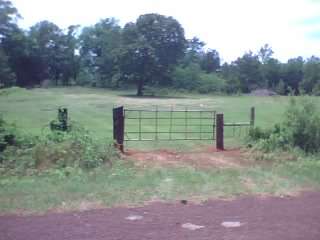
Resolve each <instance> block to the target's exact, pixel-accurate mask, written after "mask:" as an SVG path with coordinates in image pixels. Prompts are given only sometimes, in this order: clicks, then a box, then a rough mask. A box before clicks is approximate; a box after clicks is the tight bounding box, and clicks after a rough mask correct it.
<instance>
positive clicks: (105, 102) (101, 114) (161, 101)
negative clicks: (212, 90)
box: [0, 87, 288, 149]
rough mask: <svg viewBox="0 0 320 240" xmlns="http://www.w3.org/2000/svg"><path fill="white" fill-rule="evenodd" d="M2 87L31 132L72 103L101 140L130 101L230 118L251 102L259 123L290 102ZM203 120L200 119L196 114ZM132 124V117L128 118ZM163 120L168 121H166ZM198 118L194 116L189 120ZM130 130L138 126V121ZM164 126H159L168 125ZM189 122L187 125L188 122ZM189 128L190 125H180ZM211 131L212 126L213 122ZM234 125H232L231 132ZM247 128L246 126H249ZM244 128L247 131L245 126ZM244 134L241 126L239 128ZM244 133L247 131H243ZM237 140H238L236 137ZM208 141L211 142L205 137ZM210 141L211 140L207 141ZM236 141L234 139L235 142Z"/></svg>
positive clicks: (6, 108) (76, 116) (275, 117)
mask: <svg viewBox="0 0 320 240" xmlns="http://www.w3.org/2000/svg"><path fill="white" fill-rule="evenodd" d="M8 92H9V94H1V93H0V114H1V113H2V115H4V117H5V119H6V120H7V121H9V122H15V123H16V124H17V126H18V127H19V128H20V129H23V130H24V131H25V132H27V133H28V134H34V135H39V134H41V131H42V130H43V129H44V128H45V127H47V126H48V124H49V122H50V121H51V120H52V119H55V118H56V116H57V108H58V107H60V106H63V107H67V108H68V109H69V114H70V118H71V119H72V120H74V121H77V122H79V123H81V124H82V125H83V126H85V127H86V128H87V129H88V130H90V132H91V133H92V134H93V135H94V136H95V137H96V138H97V139H98V140H100V141H104V142H105V141H106V139H111V138H112V108H113V107H114V106H119V105H124V106H125V107H126V108H131V109H156V107H158V108H159V110H161V109H167V110H168V109H170V108H171V107H172V108H174V109H178V110H184V109H185V108H188V109H192V110H199V109H202V110H215V111H217V112H223V113H224V114H225V122H248V121H249V111H250V107H252V106H255V107H256V125H257V126H262V127H268V126H272V125H273V124H274V123H276V122H278V121H279V120H280V119H281V116H282V113H283V112H284V109H285V107H286V106H287V104H288V97H254V96H213V95H192V94H189V95H181V94H180V95H177V96H176V98H175V97H168V98H166V97H162V98H136V97H134V95H133V92H130V91H109V90H103V89H91V88H80V87H72V88H71V87H70V88H50V89H33V90H21V89H14V90H13V91H8ZM195 121H198V120H195ZM128 124H129V126H130V123H129V122H128ZM162 124H163V123H162ZM189 124H192V122H189ZM153 125H154V123H153V122H152V123H151V122H147V121H145V122H143V126H144V127H145V130H151V131H152V130H153V128H154V126H153ZM130 128H131V129H128V130H135V129H137V125H136V126H132V127H130ZM167 128H168V127H167V126H166V127H165V126H160V127H159V131H161V130H163V131H165V130H167ZM182 128H183V127H182ZM177 130H178V131H179V130H181V131H183V130H184V129H177ZM208 130H209V131H210V130H211V129H210V128H208ZM228 131H229V133H230V132H231V131H232V129H229V128H228V129H226V135H227V136H228V135H230V134H228ZM243 131H244V130H243ZM242 133H243V132H242ZM236 135H238V132H236ZM242 135H243V134H242ZM231 142H232V141H231ZM204 143H205V142H204ZM206 143H210V142H206ZM198 144H199V142H195V141H183V142H175V143H174V147H175V148H183V149H184V148H189V147H192V146H194V145H198ZM232 144H234V142H233V143H232ZM127 146H129V147H141V148H161V147H172V143H166V142H160V143H156V142H152V143H148V144H146V143H132V142H130V143H128V144H127Z"/></svg>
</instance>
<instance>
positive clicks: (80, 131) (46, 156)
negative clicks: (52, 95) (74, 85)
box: [0, 119, 118, 174]
mask: <svg viewBox="0 0 320 240" xmlns="http://www.w3.org/2000/svg"><path fill="white" fill-rule="evenodd" d="M0 150H1V151H2V154H1V155H0V168H1V169H3V170H4V171H5V172H7V173H13V174H17V173H19V174H26V173H30V172H31V173H33V172H37V171H39V170H45V169H50V168H58V169H63V168H67V167H71V168H82V169H93V168H96V167H99V166H101V165H103V164H105V163H109V164H111V162H112V161H113V160H114V159H117V158H118V154H117V152H116V151H115V149H114V147H113V145H112V144H111V143H110V144H109V145H108V144H107V145H104V146H102V145H100V144H98V143H96V142H95V140H94V139H93V138H92V137H91V135H90V133H89V132H88V131H87V130H85V129H84V128H83V127H81V126H79V125H78V124H76V123H73V127H72V131H69V132H62V131H50V132H47V133H44V134H43V135H42V136H40V137H33V136H27V135H24V134H22V133H21V132H20V131H18V129H17V128H16V127H15V126H14V125H9V124H7V123H6V122H5V121H4V120H3V119H0Z"/></svg>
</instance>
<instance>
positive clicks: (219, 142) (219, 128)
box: [216, 113, 224, 150]
mask: <svg viewBox="0 0 320 240" xmlns="http://www.w3.org/2000/svg"><path fill="white" fill-rule="evenodd" d="M216 121H217V123H216V148H217V149H218V150H224V142H223V141H224V136H223V130H224V129H223V127H224V121H223V114H222V113H218V114H217V120H216Z"/></svg>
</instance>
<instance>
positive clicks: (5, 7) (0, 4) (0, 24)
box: [0, 0, 21, 42]
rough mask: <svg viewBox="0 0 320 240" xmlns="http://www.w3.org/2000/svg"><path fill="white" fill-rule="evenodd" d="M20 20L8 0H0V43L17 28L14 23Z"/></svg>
mask: <svg viewBox="0 0 320 240" xmlns="http://www.w3.org/2000/svg"><path fill="white" fill-rule="evenodd" d="M19 18H21V16H20V15H19V13H18V11H17V9H16V8H15V7H14V6H13V5H12V3H11V2H10V1H8V0H0V42H1V40H2V39H3V38H5V37H7V36H8V34H10V32H11V31H12V29H16V28H17V24H16V21H17V20H18V19H19Z"/></svg>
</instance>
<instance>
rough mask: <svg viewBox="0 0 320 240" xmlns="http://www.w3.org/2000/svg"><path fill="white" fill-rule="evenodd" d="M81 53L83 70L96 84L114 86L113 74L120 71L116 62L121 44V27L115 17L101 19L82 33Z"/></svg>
mask: <svg viewBox="0 0 320 240" xmlns="http://www.w3.org/2000/svg"><path fill="white" fill-rule="evenodd" d="M79 38H80V49H81V51H80V53H81V61H82V67H83V71H86V72H87V74H88V75H91V77H90V76H88V77H89V78H91V79H92V80H93V81H94V82H95V84H96V85H98V86H101V87H108V86H112V84H113V82H112V79H113V76H114V75H115V74H117V73H118V71H119V70H118V66H117V63H116V60H117V53H118V48H119V47H120V45H121V27H120V26H119V25H118V21H117V20H116V19H114V18H107V19H103V20H101V21H100V22H99V23H97V24H95V25H94V26H90V27H86V28H84V29H83V31H82V33H81V35H80V37H79Z"/></svg>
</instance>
